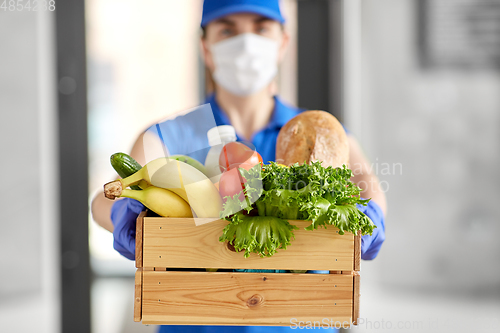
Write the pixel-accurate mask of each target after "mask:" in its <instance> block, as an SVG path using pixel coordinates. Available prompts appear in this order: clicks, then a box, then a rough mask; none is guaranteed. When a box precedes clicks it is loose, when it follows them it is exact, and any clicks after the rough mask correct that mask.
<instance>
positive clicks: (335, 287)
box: [142, 271, 353, 326]
mask: <svg viewBox="0 0 500 333" xmlns="http://www.w3.org/2000/svg"><path fill="white" fill-rule="evenodd" d="M352 284H353V278H352V276H349V275H330V274H289V273H281V274H280V273H270V274H265V273H226V272H215V273H213V272H212V273H207V272H181V271H166V272H158V271H144V272H143V313H142V319H143V324H184V325H189V324H192V325H264V326H267V325H278V326H290V325H291V324H292V323H291V320H292V318H295V319H296V323H298V322H299V321H304V322H305V321H319V322H321V321H322V320H323V319H324V318H328V319H329V320H330V319H333V320H334V321H340V322H344V321H345V322H351V318H352V309H353V299H352V297H353V292H352V290H353V285H352Z"/></svg>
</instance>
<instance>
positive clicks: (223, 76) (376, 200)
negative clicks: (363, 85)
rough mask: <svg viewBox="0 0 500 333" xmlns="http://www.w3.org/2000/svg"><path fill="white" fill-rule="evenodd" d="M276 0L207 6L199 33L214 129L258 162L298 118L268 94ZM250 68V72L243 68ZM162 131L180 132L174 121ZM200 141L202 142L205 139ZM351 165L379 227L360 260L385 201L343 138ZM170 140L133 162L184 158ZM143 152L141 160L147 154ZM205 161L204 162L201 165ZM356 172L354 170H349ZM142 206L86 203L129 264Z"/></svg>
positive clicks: (135, 152) (277, 52)
mask: <svg viewBox="0 0 500 333" xmlns="http://www.w3.org/2000/svg"><path fill="white" fill-rule="evenodd" d="M283 24H284V18H283V16H282V14H281V11H280V8H279V0H205V1H204V5H203V17H202V22H201V27H202V29H203V36H202V40H201V42H202V46H203V48H202V49H203V55H204V61H205V65H206V67H207V68H208V70H209V71H210V73H211V74H212V76H213V79H214V83H215V93H214V94H213V95H211V96H208V99H207V102H208V103H210V105H211V107H212V112H213V115H214V118H215V122H216V125H232V126H233V127H234V128H235V130H236V133H237V136H238V139H240V140H245V141H251V143H252V144H253V145H254V146H255V148H256V150H257V151H258V152H259V153H260V154H261V155H262V158H263V160H264V161H273V160H275V153H276V152H275V146H276V138H277V135H278V132H279V130H280V129H281V127H282V126H284V125H285V123H286V122H287V121H288V120H290V119H291V118H293V117H294V116H295V115H297V114H298V113H300V112H301V110H300V109H298V108H296V107H293V106H290V105H287V104H285V103H283V102H282V101H281V100H280V98H279V97H278V96H275V95H274V78H275V76H276V74H277V69H278V65H279V63H280V62H281V60H282V59H283V56H284V54H285V51H286V48H287V46H288V43H289V36H288V34H287V32H286V30H285V29H284V25H283ZM249 63H250V64H252V65H251V66H249V65H248V64H249ZM160 126H163V127H166V128H168V127H170V128H172V129H175V128H182V127H183V126H184V127H185V126H186V124H185V123H182V122H180V121H179V120H178V118H175V119H173V120H169V121H166V122H164V123H162V124H160ZM203 137H204V138H205V139H206V135H205V133H204V135H203ZM348 140H349V145H350V164H351V168H352V169H354V170H355V171H356V174H355V176H354V178H353V181H354V182H356V183H359V184H360V187H362V189H363V192H362V196H363V197H365V198H372V200H371V201H370V203H369V204H368V206H366V207H360V209H361V210H362V211H363V212H364V213H365V214H366V215H367V216H368V217H370V218H371V220H372V221H373V222H374V223H375V225H376V226H377V228H376V229H375V230H374V232H373V234H372V235H371V236H368V235H367V236H363V238H362V247H361V252H362V258H363V259H373V258H375V256H376V255H377V253H378V251H379V249H380V246H381V245H382V243H383V241H384V239H385V228H384V217H385V211H386V201H385V195H384V193H383V192H382V191H381V189H380V185H379V181H378V179H377V177H376V176H375V175H374V174H372V173H371V171H370V168H369V167H368V161H367V160H366V158H365V157H364V155H363V153H362V151H361V149H360V147H359V145H358V144H357V142H356V140H355V139H354V137H353V136H352V135H350V134H349V135H348ZM181 146H182V145H181V144H180V143H179V142H175V140H169V139H168V138H163V137H161V138H160V137H158V136H156V137H155V136H151V135H148V134H147V133H146V132H145V133H144V134H142V135H141V136H140V137H139V138H138V139H137V142H136V144H135V145H134V147H133V149H132V151H131V154H130V155H131V156H132V157H134V158H135V159H136V160H137V161H138V162H139V163H140V164H141V165H144V164H146V163H147V162H149V161H150V160H152V159H154V158H157V157H162V156H165V151H168V152H169V154H183V153H185V152H183V151H181V150H179V147H181ZM145 147H146V149H147V153H146V151H145ZM202 162H203V161H202ZM353 166H355V167H353ZM142 210H144V206H143V205H142V204H141V203H139V202H138V201H135V200H133V199H128V198H125V199H121V200H118V201H110V200H107V199H105V198H104V196H102V195H98V196H96V198H95V199H94V201H93V203H92V213H93V217H94V219H95V221H96V222H97V223H99V224H100V225H101V226H103V227H104V228H106V229H108V230H109V231H111V232H113V236H114V248H115V249H116V250H117V251H118V252H120V253H121V254H122V255H124V256H125V257H127V258H129V259H131V260H134V254H135V220H136V217H137V216H138V214H139V213H140V212H141V211H142ZM212 331H214V332H215V331H217V332H225V331H227V332H233V333H234V332H257V331H258V332H281V331H292V328H290V327H266V328H264V327H227V326H226V327H217V326H162V327H161V329H160V332H212Z"/></svg>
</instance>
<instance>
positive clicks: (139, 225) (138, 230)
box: [135, 211, 147, 268]
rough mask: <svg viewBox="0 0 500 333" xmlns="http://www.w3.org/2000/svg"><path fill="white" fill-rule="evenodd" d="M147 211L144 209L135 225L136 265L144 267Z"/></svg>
mask: <svg viewBox="0 0 500 333" xmlns="http://www.w3.org/2000/svg"><path fill="white" fill-rule="evenodd" d="M146 214H147V211H143V212H141V213H140V214H139V216H138V217H137V222H136V227H135V267H137V268H140V267H142V266H143V265H142V250H143V230H144V217H145V216H146Z"/></svg>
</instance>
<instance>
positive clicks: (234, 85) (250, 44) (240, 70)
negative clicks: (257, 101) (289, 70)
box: [211, 33, 279, 96]
mask: <svg viewBox="0 0 500 333" xmlns="http://www.w3.org/2000/svg"><path fill="white" fill-rule="evenodd" d="M278 49H279V44H278V42H277V41H274V40H272V39H270V38H267V37H262V36H259V35H256V34H252V33H246V34H241V35H238V36H235V37H231V38H228V39H226V40H223V41H221V42H218V43H216V44H214V45H213V46H212V47H211V51H212V55H213V59H214V63H215V71H214V74H213V76H214V80H215V82H217V83H218V84H220V85H221V86H222V87H223V88H224V89H226V90H228V91H229V92H231V93H233V94H235V95H238V96H248V95H252V94H255V93H257V92H259V91H260V90H262V89H264V88H265V87H266V86H267V85H268V84H269V83H271V81H272V79H273V78H274V77H275V76H276V73H277V72H278Z"/></svg>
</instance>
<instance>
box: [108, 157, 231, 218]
mask: <svg viewBox="0 0 500 333" xmlns="http://www.w3.org/2000/svg"><path fill="white" fill-rule="evenodd" d="M141 180H145V181H146V182H148V183H149V184H151V185H153V186H156V187H161V188H164V189H168V190H170V191H172V192H174V193H176V194H177V195H179V196H180V197H181V198H183V199H184V200H186V202H187V203H188V204H189V205H190V206H191V209H192V210H193V212H194V214H196V217H200V218H205V217H214V218H216V217H218V216H219V212H220V211H221V209H222V199H221V197H220V194H219V191H218V190H217V188H216V187H215V186H214V184H212V182H211V181H210V179H208V178H207V177H206V176H205V175H204V174H203V173H202V172H201V171H199V170H198V169H196V168H195V167H193V166H191V165H189V164H187V163H184V162H180V161H177V160H173V159H169V158H167V157H162V158H158V159H156V160H153V161H151V162H149V163H148V164H146V165H145V166H144V167H143V168H142V169H141V170H139V171H137V172H136V173H135V174H133V175H131V176H129V177H127V178H123V179H119V180H116V181H114V182H111V183H108V184H106V185H104V194H105V195H106V197H107V198H110V199H114V198H115V197H118V196H120V195H121V193H122V192H123V189H124V188H126V187H128V186H130V185H135V184H137V183H139V182H140V181H141Z"/></svg>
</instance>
